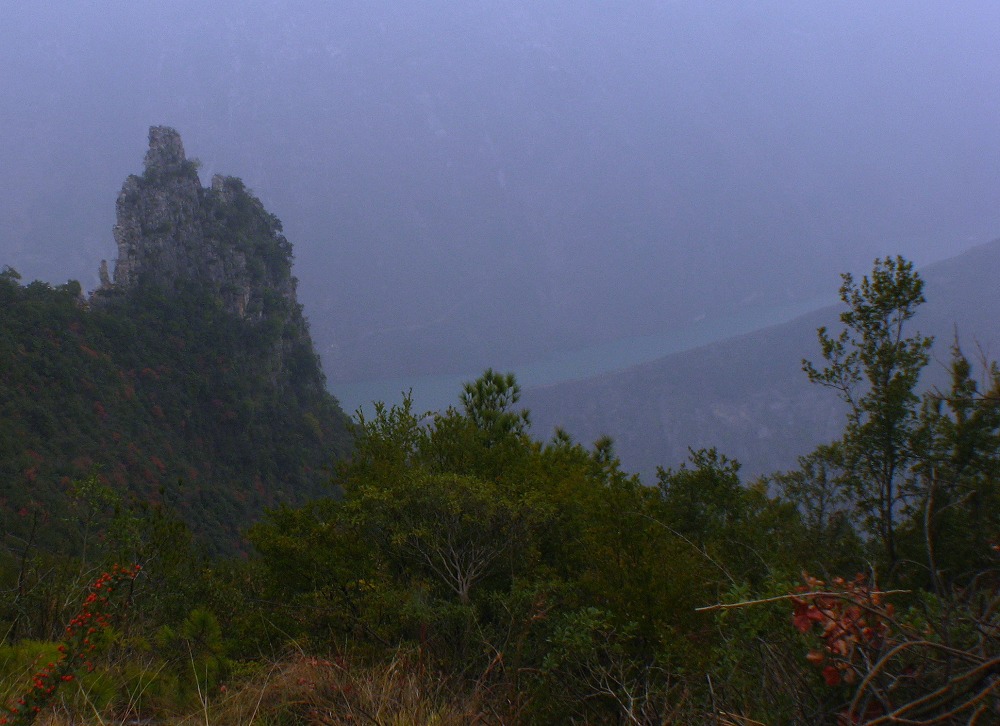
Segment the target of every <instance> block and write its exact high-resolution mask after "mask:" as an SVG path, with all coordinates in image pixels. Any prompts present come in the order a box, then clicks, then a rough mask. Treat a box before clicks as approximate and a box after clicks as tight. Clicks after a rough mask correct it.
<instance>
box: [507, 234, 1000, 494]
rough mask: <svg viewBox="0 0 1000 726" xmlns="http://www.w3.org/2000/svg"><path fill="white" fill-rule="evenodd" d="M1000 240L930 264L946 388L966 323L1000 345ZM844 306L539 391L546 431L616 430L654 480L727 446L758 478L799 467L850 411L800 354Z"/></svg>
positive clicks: (931, 319) (967, 339) (926, 312)
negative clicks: (950, 357)
mask: <svg viewBox="0 0 1000 726" xmlns="http://www.w3.org/2000/svg"><path fill="white" fill-rule="evenodd" d="M998 267H1000V240H997V241H994V242H991V243H987V244H984V245H980V246H977V247H975V248H973V249H971V250H968V251H966V252H964V253H962V254H960V255H957V256H955V257H952V258H949V259H947V260H943V261H941V262H937V263H934V264H931V265H928V266H926V267H925V268H923V269H922V270H921V274H922V275H923V276H924V278H925V280H926V291H925V293H926V297H927V301H928V302H927V303H926V304H925V305H923V306H921V308H920V310H919V312H918V315H917V317H916V319H915V320H914V321H913V323H912V327H911V328H910V329H911V330H913V331H916V330H920V331H921V332H924V333H929V334H933V335H935V336H936V345H935V348H934V351H935V357H934V359H933V360H932V363H931V365H930V366H929V367H928V371H927V372H926V375H925V376H924V379H923V380H924V383H925V385H940V384H942V383H943V374H944V362H945V360H946V355H945V354H944V353H943V351H944V350H946V346H948V345H950V344H951V342H952V337H953V333H954V331H955V325H958V328H957V332H958V335H959V339H960V342H961V343H963V344H964V345H965V347H966V351H967V353H969V354H973V357H975V355H974V354H975V351H974V350H973V349H972V348H973V344H974V343H975V344H976V345H981V346H982V347H983V348H984V350H985V353H986V355H987V356H989V354H990V351H991V349H994V348H995V346H997V345H998V344H1000V338H998V337H997V334H996V332H995V329H994V327H993V325H992V323H991V320H995V319H996V316H997V315H1000V295H998V294H997V290H996V283H995V281H994V280H993V279H991V278H992V274H991V271H992V270H995V269H998ZM841 309H842V308H841V307H840V306H837V305H834V306H830V307H828V308H823V309H821V310H818V311H814V312H811V313H808V314H806V315H803V316H801V317H799V318H796V319H795V320H792V321H790V322H787V323H783V324H780V325H777V326H771V327H768V328H764V329H762V330H758V331H755V332H752V333H749V334H746V335H741V336H737V337H735V338H731V339H727V340H724V341H719V342H716V343H712V344H709V345H706V346H703V347H699V348H696V349H693V350H689V351H683V352H680V353H677V354H674V355H670V356H666V357H664V358H661V359H658V360H656V361H651V362H647V363H643V364H640V365H637V366H634V367H632V368H629V369H626V370H624V371H618V372H613V373H607V374H603V375H601V376H595V377H592V378H588V379H584V380H578V381H573V382H567V383H561V384H555V385H551V386H539V387H534V388H529V389H527V390H526V391H525V393H524V399H523V400H524V402H525V404H526V405H527V406H528V407H529V408H530V409H531V410H532V415H533V420H534V423H535V426H534V428H535V432H536V435H547V434H548V433H549V432H550V431H551V430H552V429H553V428H554V427H556V426H559V427H562V428H564V429H565V430H566V431H568V432H569V433H570V434H571V435H573V436H574V437H576V438H578V439H581V440H584V441H591V440H596V439H597V438H598V437H600V436H602V435H609V436H611V437H612V438H613V439H614V440H615V442H616V450H617V451H618V453H619V455H620V456H621V458H622V462H623V465H624V466H625V468H626V469H630V470H633V471H637V472H639V473H641V474H642V475H643V476H644V477H649V478H651V477H652V474H653V473H654V472H655V469H656V467H657V466H676V465H678V464H680V463H681V462H683V461H684V460H685V459H686V458H687V450H688V448H689V447H690V448H696V449H697V448H701V447H710V446H717V447H718V448H719V450H720V451H721V452H722V453H725V454H726V455H728V456H732V457H734V458H736V459H738V460H740V461H741V462H742V463H743V465H744V471H745V472H746V473H748V474H750V475H756V474H766V473H770V472H771V471H775V470H777V469H782V468H787V467H792V466H794V465H795V462H796V458H797V457H798V456H800V455H803V454H806V453H808V452H809V451H810V450H811V449H812V448H814V447H815V446H816V445H818V444H820V443H824V442H826V441H829V440H831V439H833V438H834V437H836V436H837V435H838V433H839V432H840V431H841V430H842V428H843V411H842V409H841V408H840V407H839V405H838V401H837V400H836V397H835V396H834V395H833V394H832V393H831V392H829V391H826V390H824V389H821V388H819V387H817V386H812V385H810V384H809V383H808V381H807V380H806V376H805V374H804V373H802V370H801V360H802V359H803V358H806V359H813V360H815V359H817V358H819V348H818V344H817V343H816V328H818V327H820V326H822V325H827V326H830V327H832V328H834V329H836V326H837V325H838V321H837V315H838V313H839V311H840V310H841Z"/></svg>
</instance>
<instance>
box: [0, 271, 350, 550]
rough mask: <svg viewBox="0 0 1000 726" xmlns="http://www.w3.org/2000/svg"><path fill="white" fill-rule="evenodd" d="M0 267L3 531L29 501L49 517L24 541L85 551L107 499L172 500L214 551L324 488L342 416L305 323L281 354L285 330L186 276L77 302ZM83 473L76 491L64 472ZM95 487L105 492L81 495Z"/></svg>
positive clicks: (75, 292) (26, 516)
mask: <svg viewBox="0 0 1000 726" xmlns="http://www.w3.org/2000/svg"><path fill="white" fill-rule="evenodd" d="M4 275H5V276H4V277H3V278H2V280H0V295H4V296H6V297H7V304H5V305H3V306H2V309H0V356H2V357H3V359H4V361H5V365H4V366H3V368H2V369H0V497H2V498H3V499H4V500H5V505H6V506H5V507H4V509H3V510H2V514H0V516H2V517H3V519H4V522H3V528H4V530H5V531H6V532H8V533H9V536H15V537H18V538H20V540H25V539H27V536H28V535H29V534H30V532H31V530H32V526H33V525H32V521H33V517H34V516H35V515H34V514H31V513H32V512H37V513H38V516H39V517H41V518H42V519H44V520H45V522H46V526H44V527H36V535H35V537H36V539H35V540H34V541H33V542H32V546H33V547H34V546H42V547H44V548H47V549H56V550H58V549H60V548H62V549H64V550H66V551H73V552H77V553H82V554H83V557H84V559H86V558H87V557H89V549H90V548H91V546H92V545H93V541H94V539H95V538H101V537H105V536H107V532H106V531H105V529H106V527H108V526H112V523H113V521H114V511H119V512H121V511H123V509H124V505H125V504H127V503H128V502H130V501H131V500H135V501H139V502H148V503H151V504H152V503H160V504H167V505H169V507H171V508H173V509H174V510H175V511H178V512H179V513H180V515H181V516H182V517H183V519H184V520H185V521H186V522H187V524H188V525H189V526H190V527H191V528H192V529H193V530H194V531H195V532H196V534H197V535H198V536H199V537H200V538H202V540H203V541H205V542H207V543H209V545H210V546H211V547H212V548H214V549H216V550H218V551H223V550H225V551H230V552H232V551H235V550H237V549H238V548H240V547H241V546H242V545H241V544H240V533H239V529H240V528H241V527H242V526H245V524H246V523H248V522H249V521H251V520H252V519H253V518H255V517H257V516H259V515H260V513H261V512H262V511H263V509H264V508H265V507H268V506H274V505H275V504H277V503H279V502H281V501H288V502H302V501H304V500H305V498H306V497H308V496H315V495H317V494H319V493H321V492H324V491H326V490H327V488H328V482H329V471H330V464H331V462H332V460H333V459H334V458H335V457H336V456H339V455H343V454H344V453H346V450H347V447H348V444H349V442H348V435H347V432H346V425H345V424H346V421H345V418H344V416H343V414H342V413H341V411H340V410H339V408H338V406H337V404H336V401H334V400H333V398H332V397H331V396H330V395H329V394H328V393H326V391H325V390H324V383H323V379H322V373H321V372H320V370H319V367H318V363H317V361H316V358H315V355H314V354H313V353H312V352H311V349H310V348H308V338H305V343H303V342H302V339H301V336H302V335H303V332H302V331H300V330H296V331H292V332H291V333H289V335H290V336H292V337H291V338H290V339H289V341H288V350H289V357H288V359H287V360H286V359H283V358H281V355H280V351H281V350H282V349H283V346H284V343H283V342H282V340H281V339H279V340H276V341H271V342H268V341H266V340H262V339H261V337H260V336H259V335H258V331H257V327H259V326H264V325H267V321H262V322H259V323H254V322H253V321H243V320H239V319H236V318H235V317H234V316H232V315H231V314H229V313H227V312H226V311H225V310H224V308H223V307H222V306H221V304H220V302H219V300H218V299H217V297H216V296H215V295H214V293H213V292H212V291H211V290H210V289H207V288H204V287H200V286H199V285H197V284H195V283H188V284H186V286H185V285H182V288H183V289H181V290H180V291H178V292H176V293H170V294H168V293H167V292H166V291H164V290H163V289H161V288H159V287H156V286H143V285H139V286H137V287H135V288H134V289H131V290H129V291H126V292H121V291H119V292H118V293H117V294H116V295H115V296H112V297H110V298H109V299H106V300H105V299H102V300H101V301H100V304H97V305H95V306H94V307H88V306H87V305H85V304H84V303H83V302H82V301H81V299H80V298H79V289H78V286H73V285H68V286H63V287H60V288H51V287H49V286H48V285H45V284H44V283H32V284H31V285H28V286H26V287H23V286H21V285H20V284H19V283H18V281H17V276H16V273H14V272H13V271H8V272H6V273H4ZM286 312H287V311H286ZM282 335H284V333H282ZM303 346H305V347H303ZM275 351H278V354H277V355H278V357H277V358H276V357H275V355H276V354H275ZM83 481H87V482H88V484H87V487H88V492H89V494H86V495H83V493H82V492H77V494H80V495H81V496H82V498H81V496H77V494H74V484H73V482H83ZM98 490H101V491H103V492H104V494H103V495H101V496H102V497H103V499H102V502H97V501H96V500H94V501H92V499H93V495H95V494H96V492H98ZM112 494H113V496H114V497H115V498H117V501H115V502H112V501H111V500H110V499H108V496H111V495H112ZM154 506H155V505H154ZM19 513H21V514H19ZM119 524H122V523H119ZM10 546H14V547H18V545H13V544H11V545H10Z"/></svg>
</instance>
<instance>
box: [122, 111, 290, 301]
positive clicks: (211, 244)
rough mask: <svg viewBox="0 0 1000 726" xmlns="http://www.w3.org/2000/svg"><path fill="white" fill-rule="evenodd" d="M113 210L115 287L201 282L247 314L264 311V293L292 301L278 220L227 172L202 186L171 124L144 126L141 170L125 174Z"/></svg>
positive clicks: (284, 243) (285, 242)
mask: <svg viewBox="0 0 1000 726" xmlns="http://www.w3.org/2000/svg"><path fill="white" fill-rule="evenodd" d="M117 215H118V221H117V223H116V224H115V227H114V235H115V242H116V243H117V245H118V260H117V262H116V263H115V272H114V287H116V288H118V289H123V288H130V287H133V286H136V285H140V284H153V285H156V286H158V287H160V288H162V289H164V290H165V291H174V290H176V289H177V288H178V287H182V286H184V285H185V284H186V283H189V282H198V283H201V284H207V285H209V286H210V287H212V288H214V290H215V292H216V293H217V294H218V296H219V299H220V300H221V301H222V303H223V305H224V307H225V308H226V309H227V310H229V311H230V312H232V313H234V314H235V315H237V316H239V317H240V318H243V319H250V320H260V319H261V318H262V317H263V316H264V315H265V313H266V307H267V298H268V295H269V294H275V293H276V294H278V295H280V296H281V297H283V298H284V299H285V300H287V301H288V302H290V303H292V304H293V305H294V304H295V302H296V300H295V282H296V281H295V278H293V277H292V274H291V254H292V250H291V245H290V244H289V243H288V240H286V239H285V237H284V236H283V235H282V233H281V222H280V221H278V219H277V217H275V216H274V215H273V214H269V213H268V212H267V211H266V210H265V209H264V206H263V205H262V204H261V203H260V201H259V200H258V199H257V198H256V197H254V196H253V195H252V194H251V193H250V192H249V191H248V190H247V189H246V188H245V187H244V185H243V182H242V181H240V180H239V179H237V178H235V177H225V176H220V175H216V176H214V177H213V178H212V185H211V187H209V188H204V187H202V186H201V181H200V180H199V178H198V162H197V161H194V160H191V159H188V158H187V157H186V156H185V154H184V144H183V143H182V141H181V137H180V134H178V133H177V131H175V130H174V129H172V128H169V127H166V126H154V127H152V128H150V130H149V150H148V151H147V152H146V158H145V170H144V172H143V174H142V176H136V175H131V176H129V177H128V178H127V179H126V180H125V183H124V184H123V185H122V190H121V193H120V194H119V195H118V203H117Z"/></svg>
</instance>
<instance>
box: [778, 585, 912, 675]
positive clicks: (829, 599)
mask: <svg viewBox="0 0 1000 726" xmlns="http://www.w3.org/2000/svg"><path fill="white" fill-rule="evenodd" d="M803 576H804V578H805V584H804V585H800V586H799V587H798V588H797V592H799V593H800V594H799V595H798V596H796V597H793V598H792V603H793V604H794V607H795V610H794V613H793V615H792V624H793V625H794V626H795V627H796V628H797V629H798V630H799V632H801V633H807V632H809V631H810V630H812V629H813V628H814V627H815V628H818V629H819V636H820V638H821V639H822V640H823V647H822V648H821V649H819V650H813V651H810V652H809V654H808V655H807V656H806V659H807V660H808V661H809V662H810V663H813V664H814V665H816V666H818V667H821V668H822V669H823V679H824V680H825V681H826V683H827V685H829V686H837V685H840V683H842V682H843V683H853V682H854V681H855V680H856V679H857V670H856V667H855V666H856V665H860V664H859V663H858V661H859V659H861V658H862V657H863V656H865V655H871V654H873V653H875V652H876V651H878V650H879V649H880V648H881V647H882V644H883V643H884V642H885V638H886V636H887V634H888V632H889V625H888V622H887V621H888V620H889V619H890V618H891V617H892V614H893V607H892V605H891V604H888V603H885V604H883V595H884V594H883V593H881V592H879V591H878V590H876V589H875V588H874V587H873V586H872V585H870V584H869V583H868V582H867V580H866V578H865V576H864V575H858V576H857V577H855V578H854V580H850V581H847V580H844V579H843V578H842V577H836V578H834V579H833V580H831V581H830V582H829V583H826V582H824V581H823V580H820V579H818V578H815V577H810V576H809V575H808V574H804V575H803Z"/></svg>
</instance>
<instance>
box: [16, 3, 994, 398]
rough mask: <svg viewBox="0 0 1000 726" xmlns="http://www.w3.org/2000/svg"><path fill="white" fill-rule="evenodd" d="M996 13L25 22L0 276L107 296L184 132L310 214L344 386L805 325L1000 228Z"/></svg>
mask: <svg viewBox="0 0 1000 726" xmlns="http://www.w3.org/2000/svg"><path fill="white" fill-rule="evenodd" d="M998 23H1000V9H998V8H997V6H996V5H995V3H991V2H961V3H941V2H918V3H901V2H899V3H897V2H893V3H878V4H871V3H861V2H849V3H839V4H836V5H828V6H817V5H814V4H811V3H809V4H805V3H789V2H757V3H752V4H746V3H738V2H711V3H705V2H695V1H690V2H687V1H678V2H645V1H642V0H623V1H622V2H618V3H614V4H613V5H605V4H599V3H584V4H580V3H571V2H566V1H564V0H551V1H548V2H527V1H526V0H494V1H492V2H485V1H484V2H461V3H460V2H453V1H445V0H428V1H427V2H422V3H419V4H409V3H398V2H385V1H384V0H376V1H374V2H338V3H328V2H318V1H317V0H303V1H301V2H278V1H277V0H250V1H241V2H235V1H231V0H226V1H222V2H213V3H202V2H194V0H172V1H170V2H159V3H128V4H123V5H120V6H114V7H110V6H105V5H101V4H96V5H95V4H91V3H82V2H65V1H60V2H55V1H54V0H49V1H43V2H38V3H31V4H28V5H17V6H13V5H12V6H9V7H6V8H4V9H3V10H0V66H2V68H3V70H4V72H3V73H2V74H0V128H2V133H3V144H2V145H0V169H2V174H0V261H2V263H3V264H9V265H12V266H13V267H15V268H17V269H18V270H19V271H20V272H21V273H22V274H23V275H24V276H25V277H26V278H29V279H30V278H33V277H40V278H43V279H46V280H50V281H53V282H61V281H64V280H65V279H67V278H78V279H80V280H81V282H82V283H83V285H84V288H87V289H90V288H93V287H96V286H97V283H98V278H97V269H98V263H99V261H100V260H101V259H102V258H108V259H110V258H112V257H113V256H114V254H115V253H114V245H113V240H112V236H111V226H112V223H113V214H114V204H113V200H114V198H115V196H116V194H117V191H118V188H119V186H120V184H121V180H122V179H123V178H124V176H125V175H126V174H127V173H129V172H130V171H132V170H133V168H134V160H135V159H136V158H137V156H138V155H139V154H141V153H142V150H143V149H144V148H145V144H146V129H147V127H148V126H149V125H151V124H169V125H171V126H173V127H175V128H177V129H178V130H179V131H180V132H181V133H182V134H183V136H184V140H185V145H186V148H187V150H188V153H189V155H190V156H193V157H197V158H199V159H200V160H201V162H202V169H201V175H202V179H203V182H205V183H207V181H208V179H209V178H210V177H211V174H212V173H214V172H224V173H229V174H236V175H238V176H240V177H241V178H243V179H244V180H245V182H246V183H247V185H248V186H249V187H250V188H251V189H252V190H253V191H254V193H255V194H257V195H258V196H259V197H260V198H261V200H262V201H263V202H264V204H265V206H266V207H267V208H268V209H269V210H271V211H273V212H274V213H276V214H277V215H278V217H280V218H281V220H282V221H283V222H284V226H285V233H286V235H287V237H288V238H289V240H290V241H291V242H292V243H293V244H294V245H295V253H296V265H295V274H296V275H297V277H298V278H299V281H300V284H299V299H300V301H301V302H302V303H303V304H304V306H305V310H306V314H307V316H308V317H309V320H310V323H311V328H312V334H313V337H314V338H315V339H316V342H317V346H318V349H319V351H320V354H321V356H322V359H323V364H324V367H325V369H326V372H327V375H328V379H329V382H330V385H331V388H332V389H333V390H334V391H336V390H337V386H338V385H342V386H348V385H357V384H358V383H359V382H363V381H372V380H380V379H397V378H398V379H400V380H403V381H405V380H406V379H408V378H409V377H415V376H428V375H444V374H455V375H465V374H466V373H475V372H476V371H479V370H481V369H482V368H484V367H486V366H489V365H492V366H495V367H498V368H513V367H524V366H529V365H531V364H532V363H537V362H539V361H545V360H552V359H553V358H554V359H556V360H558V356H560V355H563V354H565V353H566V352H567V351H580V350H589V349H595V348H596V349H601V346H606V345H608V344H610V343H612V342H613V341H616V340H623V339H649V338H650V337H652V338H657V337H658V336H659V337H663V336H666V337H670V336H672V335H683V334H684V333H683V331H686V330H691V329H692V326H698V325H701V326H703V327H705V326H707V327H712V326H720V328H721V329H727V328H726V326H727V325H729V323H727V321H730V320H732V319H733V317H734V316H736V315H744V316H745V315H751V316H752V315H760V316H762V318H764V319H767V320H768V321H770V322H779V320H771V319H770V317H769V316H771V313H770V312H769V311H774V310H784V309H788V306H796V305H800V306H801V305H803V304H805V303H807V302H808V301H813V300H819V298H821V297H823V296H824V295H825V296H826V297H825V298H824V300H825V301H828V300H830V299H831V298H832V297H833V295H834V292H835V289H836V286H837V284H838V278H837V274H838V273H839V272H841V271H844V270H855V271H863V270H865V269H867V268H868V266H869V265H870V263H871V260H872V258H873V257H875V256H880V255H885V254H896V253H901V254H904V255H906V256H908V257H909V258H911V259H913V260H915V261H917V262H918V263H921V264H922V263H926V262H930V261H932V260H935V259H941V258H944V257H948V256H950V255H953V254H956V253H958V252H960V251H962V250H964V249H967V248H970V247H972V246H974V245H977V244H981V243H983V242H986V241H988V240H989V239H992V238H993V237H995V236H996V235H997V234H998V232H1000V203H998V202H1000V174H998V169H1000V134H998V133H997V130H998V128H997V127H998V119H1000V92H998V91H997V89H996V84H995V71H996V68H997V67H1000V44H997V43H996V42H995V41H996V33H995V29H996V28H997V27H998ZM816 304H817V305H818V304H819V302H817V303H816ZM779 317H780V316H779ZM737 332H739V331H737ZM663 352H664V353H665V352H667V351H663ZM568 377H571V376H568Z"/></svg>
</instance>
